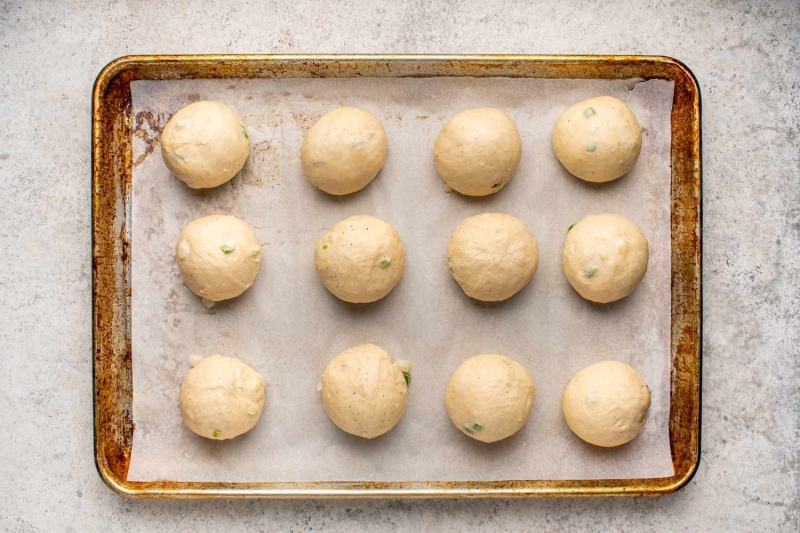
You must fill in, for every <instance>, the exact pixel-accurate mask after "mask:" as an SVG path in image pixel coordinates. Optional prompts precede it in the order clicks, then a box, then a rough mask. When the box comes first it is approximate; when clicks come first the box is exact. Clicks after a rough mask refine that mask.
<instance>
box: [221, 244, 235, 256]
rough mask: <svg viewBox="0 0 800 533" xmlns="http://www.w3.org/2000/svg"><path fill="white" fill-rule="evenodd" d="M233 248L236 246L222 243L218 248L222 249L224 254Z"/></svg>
mask: <svg viewBox="0 0 800 533" xmlns="http://www.w3.org/2000/svg"><path fill="white" fill-rule="evenodd" d="M234 248H236V246H228V245H227V244H223V245H222V246H220V247H219V249H220V250H222V253H223V254H226V255H227V254H229V253H231V252H233V249H234Z"/></svg>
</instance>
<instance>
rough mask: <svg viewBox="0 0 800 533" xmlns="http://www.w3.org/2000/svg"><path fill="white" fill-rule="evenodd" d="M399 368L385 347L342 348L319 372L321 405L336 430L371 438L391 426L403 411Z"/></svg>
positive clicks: (405, 392)
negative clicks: (343, 349)
mask: <svg viewBox="0 0 800 533" xmlns="http://www.w3.org/2000/svg"><path fill="white" fill-rule="evenodd" d="M407 401H408V386H407V385H406V380H405V378H404V377H403V371H402V370H401V369H400V367H399V366H398V364H397V363H396V362H395V361H394V359H392V356H391V355H389V354H388V353H387V352H386V350H384V349H383V348H381V347H380V346H376V345H374V344H363V345H361V346H356V347H355V348H350V349H349V350H345V351H343V352H342V353H340V354H339V355H337V356H336V357H334V358H333V359H331V361H330V362H329V363H328V366H326V367H325V372H323V373H322V405H323V406H324V407H325V412H326V413H327V414H328V417H329V418H330V419H331V422H333V423H334V424H336V425H337V426H338V427H339V429H341V430H342V431H346V432H347V433H350V434H352V435H356V436H358V437H363V438H365V439H374V438H375V437H378V436H380V435H383V434H384V433H386V432H387V431H389V430H390V429H392V428H393V427H394V426H395V424H397V422H399V421H400V418H401V417H402V416H403V412H404V411H405V410H406V402H407Z"/></svg>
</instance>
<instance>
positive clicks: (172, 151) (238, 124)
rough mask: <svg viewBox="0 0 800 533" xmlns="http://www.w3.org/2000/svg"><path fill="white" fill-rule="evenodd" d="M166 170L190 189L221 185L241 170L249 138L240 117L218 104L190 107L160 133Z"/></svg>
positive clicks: (202, 103)
mask: <svg viewBox="0 0 800 533" xmlns="http://www.w3.org/2000/svg"><path fill="white" fill-rule="evenodd" d="M161 155H162V156H163V157H164V163H166V165H167V168H168V169H169V170H170V172H172V173H173V174H175V175H176V176H177V177H178V178H180V179H181V180H182V181H183V182H185V183H186V185H188V186H189V187H191V188H192V189H207V188H209V187H216V186H218V185H222V184H223V183H225V182H226V181H229V180H230V179H231V178H233V177H234V176H235V175H236V173H237V172H239V171H240V170H242V167H243V166H244V163H245V161H247V157H248V156H249V155H250V136H249V135H248V134H247V128H246V127H245V125H244V122H242V119H241V118H239V115H237V114H236V112H235V111H234V110H233V109H231V108H230V107H228V106H226V105H225V104H223V103H221V102H212V101H202V102H195V103H193V104H189V105H187V106H186V107H184V108H183V109H181V110H180V111H178V112H177V113H175V114H174V115H173V116H172V118H171V119H169V122H167V125H166V127H165V128H164V131H163V132H162V133H161Z"/></svg>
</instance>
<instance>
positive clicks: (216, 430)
mask: <svg viewBox="0 0 800 533" xmlns="http://www.w3.org/2000/svg"><path fill="white" fill-rule="evenodd" d="M213 435H214V438H215V439H216V438H218V437H219V436H220V435H222V431H220V430H218V429H215V430H214V433H213Z"/></svg>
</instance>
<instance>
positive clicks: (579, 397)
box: [561, 361, 650, 447]
mask: <svg viewBox="0 0 800 533" xmlns="http://www.w3.org/2000/svg"><path fill="white" fill-rule="evenodd" d="M561 408H562V410H563V411H564V418H565V419H566V420H567V424H568V425H569V427H570V429H572V431H573V432H575V434H576V435H577V436H578V437H580V438H581V439H583V440H585V441H586V442H588V443H590V444H594V445H596V446H606V447H610V446H620V445H621V444H625V443H626V442H630V441H631V440H633V439H634V438H635V437H636V435H638V434H639V432H640V431H641V430H642V428H643V427H644V425H645V423H646V422H647V411H648V409H650V389H648V388H647V385H646V384H645V382H644V380H643V379H642V376H640V375H639V373H638V372H637V371H636V370H634V369H633V368H631V367H630V366H628V365H626V364H625V363H620V362H619V361H601V362H599V363H595V364H593V365H589V366H587V367H586V368H584V369H583V370H581V371H580V372H578V373H577V374H575V377H573V378H572V381H570V382H569V385H567V388H566V390H565V391H564V396H563V398H562V400H561Z"/></svg>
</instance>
